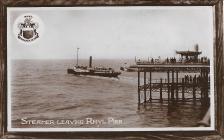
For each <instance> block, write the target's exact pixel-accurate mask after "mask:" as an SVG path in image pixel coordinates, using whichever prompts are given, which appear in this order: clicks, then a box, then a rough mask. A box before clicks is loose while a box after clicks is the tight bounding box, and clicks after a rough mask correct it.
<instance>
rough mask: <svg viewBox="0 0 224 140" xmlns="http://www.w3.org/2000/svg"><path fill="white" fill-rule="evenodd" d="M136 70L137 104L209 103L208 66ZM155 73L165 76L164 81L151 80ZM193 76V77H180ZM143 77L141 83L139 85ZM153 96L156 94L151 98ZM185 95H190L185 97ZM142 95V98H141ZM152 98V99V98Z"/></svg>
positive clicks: (156, 67)
mask: <svg viewBox="0 0 224 140" xmlns="http://www.w3.org/2000/svg"><path fill="white" fill-rule="evenodd" d="M136 68H138V103H139V104H141V103H146V102H153V101H159V102H164V101H167V102H168V103H170V102H180V101H182V102H188V101H198V100H199V101H201V102H202V103H205V104H207V103H208V102H209V89H210V88H209V87H210V80H209V71H210V67H209V66H208V65H167V64H163V65H136ZM155 72H164V73H166V74H167V78H165V79H162V78H161V79H157V80H152V75H153V73H155ZM192 72H194V73H199V74H197V75H196V74H195V75H194V76H189V75H184V76H183V75H182V78H179V75H180V74H181V73H184V74H187V73H189V74H191V73H192ZM141 77H143V83H141ZM153 94H157V96H156V97H159V98H155V96H153ZM186 94H188V95H191V97H189V96H188V97H187V96H186ZM142 95H143V96H142ZM153 97H154V98H153Z"/></svg>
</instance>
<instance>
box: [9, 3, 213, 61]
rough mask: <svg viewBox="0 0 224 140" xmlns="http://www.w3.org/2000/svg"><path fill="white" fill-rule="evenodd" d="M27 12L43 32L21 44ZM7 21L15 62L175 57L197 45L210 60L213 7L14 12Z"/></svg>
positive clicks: (11, 50)
mask: <svg viewBox="0 0 224 140" xmlns="http://www.w3.org/2000/svg"><path fill="white" fill-rule="evenodd" d="M24 13H32V14H35V15H37V16H38V17H39V18H40V19H41V20H42V22H43V26H44V33H43V34H42V35H40V38H38V42H36V43H34V44H24V43H21V42H20V41H18V40H17V39H16V36H15V35H14V33H13V31H12V29H13V24H14V22H15V20H16V18H17V17H19V16H20V15H22V14H24ZM8 18H9V19H10V23H8V26H9V28H10V30H9V31H8V46H7V47H8V56H9V57H10V58H12V59H67V58H68V59H69V58H74V57H75V56H76V48H77V47H79V48H80V51H79V56H80V59H81V58H82V59H88V58H89V56H90V55H91V56H93V57H94V59H103V58H107V59H113V58H118V59H119V58H128V59H129V58H130V59H133V58H134V57H135V56H137V57H138V58H147V57H158V56H161V57H167V56H168V57H173V56H175V50H193V49H194V45H195V44H196V43H198V44H199V50H201V51H202V52H203V53H202V55H203V56H209V55H211V50H212V45H213V42H212V41H213V29H212V26H213V17H212V8H211V7H145V8H142V7H129V8H99V7H98V8H68V9H63V8H51V9H47V8H35V9H34V10H32V9H30V8H20V10H18V8H17V9H15V8H10V12H9V13H8ZM37 32H38V29H37ZM9 42H10V43H9Z"/></svg>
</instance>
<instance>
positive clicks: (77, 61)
mask: <svg viewBox="0 0 224 140" xmlns="http://www.w3.org/2000/svg"><path fill="white" fill-rule="evenodd" d="M76 53H77V54H76V56H77V58H76V66H79V48H77V52H76Z"/></svg>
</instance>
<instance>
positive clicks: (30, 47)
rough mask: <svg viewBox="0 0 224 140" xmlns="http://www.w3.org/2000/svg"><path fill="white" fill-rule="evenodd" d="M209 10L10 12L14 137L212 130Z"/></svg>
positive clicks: (56, 9)
mask: <svg viewBox="0 0 224 140" xmlns="http://www.w3.org/2000/svg"><path fill="white" fill-rule="evenodd" d="M213 18H214V17H213V9H212V7H209V6H204V7H200V6H194V7H181V6H178V7H177V6H175V7H172V6H164V7H163V6H156V7H152V6H141V7H134V6H126V7H116V6H115V7H8V8H7V115H8V116H7V118H8V119H7V129H8V131H13V132H18V131H23V132H28V131H33V132H37V131H62V132H65V131H69V132H76V131H88V132H89V131H182V130H186V131H194V130H202V131H204V130H206V131H208V130H214V129H215V126H214V120H215V119H214V116H215V115H214V94H215V92H214V59H213V58H214V56H213V55H214V53H213V44H214V41H213V38H214V31H213V22H214V21H213Z"/></svg>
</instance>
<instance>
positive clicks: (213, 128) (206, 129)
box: [7, 6, 215, 132]
mask: <svg viewBox="0 0 224 140" xmlns="http://www.w3.org/2000/svg"><path fill="white" fill-rule="evenodd" d="M189 7H191V8H197V7H207V8H208V10H211V12H212V13H213V10H214V9H213V7H212V6H189ZM189 7H184V6H127V7H119V6H116V7H111V6H109V7H20V8H16V7H8V8H7V130H8V131H9V132H109V131H113V132H116V131H117V132H119V131H213V130H215V104H214V94H215V91H214V76H215V75H214V42H212V44H211V45H212V49H211V59H210V78H211V79H210V81H211V82H210V87H211V88H210V92H211V93H213V94H210V115H211V119H210V120H211V121H210V122H211V125H210V127H161V128H159V127H158V128H157V127H148V128H12V124H11V119H12V118H11V114H12V112H11V109H12V106H11V105H12V101H11V79H10V76H11V67H10V66H11V62H10V60H11V59H9V56H10V54H9V50H10V48H9V47H8V46H10V38H9V34H10V33H11V28H10V27H9V25H8V24H9V23H10V18H8V16H9V15H10V12H11V11H20V10H21V11H26V10H27V11H30V10H31V9H32V10H33V11H39V10H42V11H48V10H55V9H57V10H86V9H88V10H89V9H91V10H94V9H102V10H106V9H119V8H122V9H130V8H131V9H133V10H138V9H139V8H140V9H148V8H150V9H165V8H169V9H176V8H189ZM212 16H213V25H215V23H214V22H215V20H214V14H212ZM212 31H213V37H215V33H214V26H213V27H212Z"/></svg>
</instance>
